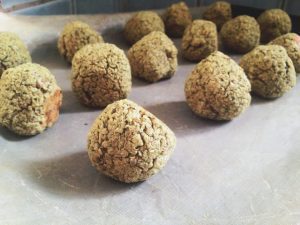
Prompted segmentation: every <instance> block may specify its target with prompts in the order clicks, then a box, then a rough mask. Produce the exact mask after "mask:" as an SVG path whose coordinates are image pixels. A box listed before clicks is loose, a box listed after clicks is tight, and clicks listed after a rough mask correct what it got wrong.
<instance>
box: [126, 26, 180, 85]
mask: <svg viewBox="0 0 300 225" xmlns="http://www.w3.org/2000/svg"><path fill="white" fill-rule="evenodd" d="M177 53H178V51H177V49H176V47H175V45H174V43H173V42H172V40H170V39H169V38H168V37H167V36H166V35H165V34H164V33H162V32H160V31H153V32H151V33H150V34H148V35H146V36H145V37H143V38H142V39H141V40H139V41H138V42H137V43H135V44H134V45H133V46H132V47H131V48H130V49H129V51H128V59H129V62H130V65H131V69H132V74H133V76H136V77H140V78H142V79H144V80H147V81H149V82H156V81H158V80H161V79H166V78H170V77H172V76H173V75H174V73H175V71H176V70H177Z"/></svg>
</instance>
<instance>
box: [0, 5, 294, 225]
mask: <svg viewBox="0 0 300 225" xmlns="http://www.w3.org/2000/svg"><path fill="white" fill-rule="evenodd" d="M195 11H196V12H197V13H198V12H200V11H201V10H199V11H198V9H195ZM128 17H129V14H115V15H94V16H88V15H86V16H45V17H38V16H28V17H26V16H10V15H5V14H0V30H1V31H12V32H16V33H18V34H19V35H20V37H21V38H22V39H23V40H24V41H25V42H26V44H27V45H28V46H29V49H30V51H31V54H32V57H33V61H34V62H36V63H40V64H42V65H44V66H46V67H48V68H49V69H50V70H51V72H52V73H53V74H54V75H55V77H56V79H57V81H58V84H59V85H60V87H61V88H62V89H63V95H64V99H63V106H62V108H61V114H60V119H59V121H58V123H57V124H56V125H55V126H54V127H53V128H51V129H48V130H47V131H45V132H44V133H42V134H40V135H38V136H34V137H30V138H24V137H19V136H16V135H14V134H12V133H11V132H9V131H7V130H6V129H4V128H0V208H1V210H0V224H4V225H8V224H13V225H16V224H35V225H36V224H43V225H44V224H105V225H108V224H112V225H113V224H116V225H119V224H128V225H135V224H136V225H140V224H145V225H148V224H164V225H168V224H170V225H177V224H178V225H185V224H187V225H296V224H300V192H299V189H300V135H299V131H300V85H299V84H297V86H296V87H295V88H294V89H293V90H292V91H290V92H289V93H287V94H286V95H285V96H283V97H282V98H279V99H276V100H271V101H270V100H263V99H259V98H256V97H254V98H253V100H252V104H251V107H250V108H249V109H248V110H247V111H246V112H245V113H244V114H242V115H241V116H240V117H238V118H236V119H235V120H233V121H231V122H213V121H208V120H203V119H201V118H199V117H197V116H195V115H194V114H193V113H192V112H191V110H190V109H189V108H188V106H187V105H186V103H185V98H184V92H183V87H184V81H185V79H186V77H187V75H188V73H189V72H190V71H191V70H192V69H193V67H194V66H195V64H193V63H189V62H187V61H184V60H182V59H181V56H180V54H179V68H178V71H177V73H176V74H175V76H174V77H173V78H172V79H170V80H165V81H161V82H158V83H155V84H148V83H146V82H143V81H140V80H137V79H133V88H132V92H131V94H130V96H129V99H131V100H133V101H135V102H137V103H138V104H140V105H142V106H143V107H145V108H146V109H148V110H149V111H150V112H152V113H154V114H155V115H156V116H157V117H159V118H160V119H162V120H163V121H164V122H165V123H166V124H167V125H169V126H170V127H171V128H172V130H173V131H174V132H175V134H176V136H177V146H176V149H175V152H174V154H173V156H172V157H171V159H170V161H169V162H168V164H167V166H166V167H165V168H164V169H163V170H162V171H161V172H160V173H159V174H157V175H156V176H154V177H152V178H151V179H149V180H148V181H145V182H142V183H138V184H131V185H128V184H122V183H120V182H116V181H114V180H112V179H109V178H107V177H105V176H103V175H101V174H99V173H98V172H97V171H96V170H95V169H94V168H93V167H92V166H91V164H90V162H89V159H88V157H87V153H86V142H87V141H86V137H87V132H88V130H89V127H90V126H91V124H92V122H93V121H94V120H95V118H96V117H97V116H98V115H99V113H100V112H101V110H93V109H89V108H86V107H84V106H81V105H80V104H79V102H78V101H77V99H76V97H75V96H74V94H73V93H72V91H71V87H70V73H71V70H70V68H71V67H70V65H69V64H68V63H67V62H65V61H64V60H63V59H62V58H61V57H60V56H59V54H58V52H57V48H56V41H57V37H58V35H59V32H60V31H61V30H62V28H63V25H64V24H65V23H66V22H68V21H71V20H75V19H80V20H83V21H85V22H87V23H89V24H90V25H91V26H93V27H94V28H95V29H97V30H98V31H101V32H103V36H104V38H105V40H106V41H107V42H112V43H115V44H117V45H118V46H119V47H121V48H123V49H125V50H127V49H128V46H127V45H126V43H124V40H123V38H122V35H121V28H122V24H124V21H125V20H126V19H127V18H128ZM175 42H176V44H177V46H179V45H180V40H179V39H178V40H175ZM234 58H235V59H236V60H238V58H239V56H234ZM298 81H299V79H298Z"/></svg>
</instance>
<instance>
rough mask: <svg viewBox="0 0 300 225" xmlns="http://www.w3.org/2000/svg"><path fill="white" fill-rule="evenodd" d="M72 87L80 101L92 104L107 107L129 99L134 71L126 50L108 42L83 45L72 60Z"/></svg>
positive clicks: (88, 104)
mask: <svg viewBox="0 0 300 225" xmlns="http://www.w3.org/2000/svg"><path fill="white" fill-rule="evenodd" d="M72 89H73V91H74V93H75V94H76V96H77V97H78V99H79V101H80V102H81V103H82V104H84V105H86V106H90V107H105V106H106V105H108V104H110V103H112V102H114V101H117V100H120V99H123V98H126V97H127V96H128V94H129V92H130V90H131V71H130V65H129V62H128V59H127V58H126V55H125V53H124V51H123V50H121V49H119V48H118V47H117V46H115V45H114V44H108V43H96V44H89V45H86V46H84V47H83V48H81V49H80V50H79V51H78V52H76V54H75V55H74V58H73V60H72Z"/></svg>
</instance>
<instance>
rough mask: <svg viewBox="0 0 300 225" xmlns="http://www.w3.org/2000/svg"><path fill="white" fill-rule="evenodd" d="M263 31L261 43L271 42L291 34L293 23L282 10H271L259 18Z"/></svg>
mask: <svg viewBox="0 0 300 225" xmlns="http://www.w3.org/2000/svg"><path fill="white" fill-rule="evenodd" d="M257 22H258V23H259V26H260V30H261V41H262V42H269V41H272V40H273V39H275V38H277V37H279V36H281V35H283V34H286V33H289V32H291V30H292V21H291V18H290V16H289V15H288V14H287V13H286V12H285V11H283V10H282V9H269V10H266V11H264V12H263V13H262V14H261V15H260V16H259V17H258V18H257Z"/></svg>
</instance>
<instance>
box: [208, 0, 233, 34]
mask: <svg viewBox="0 0 300 225" xmlns="http://www.w3.org/2000/svg"><path fill="white" fill-rule="evenodd" d="M203 19H205V20H209V21H212V22H214V23H215V24H216V25H217V28H218V30H220V29H221V28H222V26H223V25H224V23H226V22H227V21H228V20H231V19H232V13H231V5H230V3H228V2H224V1H218V2H215V3H213V4H211V5H210V6H209V7H208V8H207V9H206V10H205V11H204V13H203Z"/></svg>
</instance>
